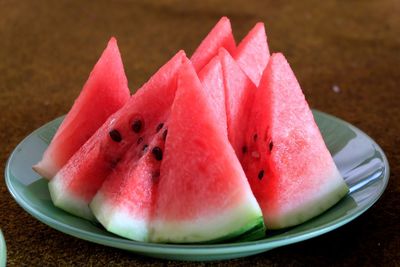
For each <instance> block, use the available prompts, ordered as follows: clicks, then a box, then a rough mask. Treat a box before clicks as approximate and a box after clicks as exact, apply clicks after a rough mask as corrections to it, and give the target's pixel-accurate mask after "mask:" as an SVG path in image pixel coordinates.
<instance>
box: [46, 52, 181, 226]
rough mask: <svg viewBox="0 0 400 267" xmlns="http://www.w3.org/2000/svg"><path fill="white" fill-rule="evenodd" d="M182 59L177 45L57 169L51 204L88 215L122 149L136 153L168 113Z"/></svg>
mask: <svg viewBox="0 0 400 267" xmlns="http://www.w3.org/2000/svg"><path fill="white" fill-rule="evenodd" d="M184 59H186V56H185V53H184V52H183V51H180V52H179V53H177V54H176V55H175V56H174V57H173V58H172V59H171V60H170V61H169V62H167V63H166V64H165V65H164V66H163V67H161V69H160V70H158V71H157V72H156V73H155V74H154V75H153V77H151V78H150V80H149V81H148V82H147V83H146V84H144V85H143V86H142V88H140V89H139V90H138V91H137V92H136V93H135V94H134V95H133V96H132V97H131V98H130V100H129V101H128V102H127V103H126V104H125V105H124V106H123V107H122V108H121V109H120V110H119V111H118V112H116V113H115V114H113V115H112V116H111V117H110V118H109V119H108V120H107V121H106V122H105V123H104V124H103V125H102V126H101V128H100V129H99V130H98V131H97V132H96V133H95V134H94V135H93V136H92V137H91V138H90V139H89V140H88V141H87V142H86V143H85V144H84V145H83V146H82V147H81V148H80V149H79V150H78V151H77V152H76V153H75V154H74V155H73V156H72V158H71V159H70V160H69V161H68V162H67V164H66V165H65V166H64V167H63V168H62V169H61V170H60V171H59V172H58V173H57V175H56V176H55V177H54V178H53V179H52V180H51V182H50V183H49V190H50V194H51V198H52V200H53V203H54V204H55V205H56V206H57V207H60V208H62V209H64V210H66V211H69V212H70V213H72V214H75V215H77V216H80V217H83V218H88V219H92V218H93V215H92V212H91V211H90V209H89V206H88V205H89V203H90V201H91V200H92V198H93V197H94V195H95V194H96V192H97V190H98V189H99V188H100V187H101V185H102V183H103V181H104V179H105V178H106V177H107V176H108V175H109V174H110V173H111V172H112V171H113V170H114V169H115V167H116V166H117V165H118V162H119V161H120V160H121V159H122V157H123V155H124V154H125V153H126V151H127V150H128V149H129V150H132V149H133V150H135V151H136V152H137V155H140V154H141V153H142V150H143V149H145V147H144V146H145V145H146V144H148V142H150V141H151V140H152V138H153V137H154V135H155V134H156V132H157V129H158V128H159V126H160V125H161V124H162V123H163V122H165V120H166V118H167V117H168V112H169V110H170V108H171V105H172V102H173V99H174V97H175V91H176V82H177V73H178V70H179V68H180V66H181V65H182V61H183V60H184ZM186 60H187V59H186Z"/></svg>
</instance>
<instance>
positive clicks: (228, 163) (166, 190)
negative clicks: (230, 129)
mask: <svg viewBox="0 0 400 267" xmlns="http://www.w3.org/2000/svg"><path fill="white" fill-rule="evenodd" d="M211 109H212V107H211V105H210V96H209V95H208V94H206V92H205V91H204V89H203V88H202V86H201V84H200V81H199V80H198V77H197V75H196V73H195V70H194V68H193V67H192V66H191V65H190V64H185V65H184V67H183V68H182V69H181V72H180V76H179V80H178V89H177V93H176V97H175V100H174V104H173V107H172V111H171V117H170V124H169V128H168V136H167V139H166V144H165V157H164V159H163V161H162V163H161V172H160V180H159V184H158V191H157V192H158V194H157V197H156V208H155V215H154V220H153V221H152V232H151V235H150V238H151V241H153V242H173V243H175V242H179V243H189V242H204V241H209V242H211V241H213V240H222V239H225V238H230V237H234V236H237V235H240V234H243V233H245V232H248V231H251V230H254V229H258V228H263V227H264V225H263V219H262V214H261V210H260V207H259V206H258V204H257V201H256V199H255V198H254V196H253V194H252V192H251V189H250V186H249V184H248V182H247V179H246V176H245V174H244V172H243V169H242V167H241V166H240V163H239V161H238V159H237V158H236V156H235V153H234V151H233V149H232V147H231V146H230V144H229V141H228V139H227V137H226V135H224V133H223V132H222V131H221V129H220V127H219V126H218V122H217V118H215V117H214V116H213V112H212V111H211Z"/></svg>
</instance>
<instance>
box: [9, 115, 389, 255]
mask: <svg viewBox="0 0 400 267" xmlns="http://www.w3.org/2000/svg"><path fill="white" fill-rule="evenodd" d="M312 111H313V113H318V114H319V115H321V116H323V117H327V118H329V119H331V120H334V121H336V122H338V123H340V124H344V125H346V126H347V127H349V128H351V129H352V130H353V131H356V132H357V133H360V134H361V135H363V136H364V137H366V138H367V139H368V141H370V142H371V143H372V144H373V145H374V146H375V149H376V151H378V152H379V153H380V156H381V157H382V161H383V164H384V170H383V173H382V175H383V178H382V180H383V182H384V185H383V187H382V190H381V191H380V192H379V194H377V195H375V197H374V198H373V199H372V200H370V201H369V202H368V204H367V205H366V206H365V207H364V208H362V209H360V210H359V211H358V212H355V213H353V214H350V215H344V216H342V217H339V218H337V219H335V220H333V221H330V222H329V223H327V224H324V225H322V226H319V227H316V228H313V229H311V230H304V231H300V232H298V233H292V234H289V235H287V236H285V237H267V238H263V239H260V240H256V241H247V242H238V243H225V244H160V243H146V242H139V241H134V240H129V239H125V238H123V237H118V236H115V237H114V236H104V235H101V234H97V233H92V232H88V231H85V230H81V229H79V228H76V227H72V226H71V225H69V224H66V223H63V222H61V221H59V220H55V219H53V218H51V217H49V216H47V215H46V214H44V213H42V212H39V211H37V210H36V209H35V208H33V207H32V206H31V205H29V203H28V202H27V201H26V200H25V199H24V197H23V195H21V194H19V193H18V190H16V189H15V188H14V186H13V184H12V182H11V177H12V176H13V174H12V173H11V166H10V165H11V162H12V160H13V158H14V157H15V154H16V151H17V150H18V149H19V148H20V146H22V144H23V143H24V142H25V141H26V140H27V139H29V138H31V137H32V136H33V135H35V134H37V132H38V131H40V130H41V129H42V128H43V127H45V126H46V125H47V124H50V123H52V122H54V121H55V120H58V119H60V118H62V117H63V116H60V117H57V118H55V119H53V120H51V121H49V122H47V123H45V124H44V125H42V126H40V127H39V128H37V129H35V130H34V131H32V132H31V133H30V134H29V135H27V136H26V137H25V138H24V139H23V140H21V141H20V142H19V143H18V145H17V146H16V147H15V148H14V149H13V150H12V152H11V154H10V156H9V157H8V160H7V163H6V166H5V170H4V174H5V182H6V186H7V189H8V191H9V193H10V194H11V195H12V197H13V198H14V200H15V201H16V202H17V203H18V205H19V206H21V207H22V208H23V209H24V210H25V211H26V212H27V213H28V214H30V215H31V216H33V217H34V218H35V219H37V220H39V221H40V222H42V223H44V224H46V225H48V226H50V227H51V228H54V229H56V230H58V231H60V232H62V233H65V234H68V235H70V236H73V237H76V238H79V239H83V240H86V241H90V242H94V243H97V244H100V245H107V246H110V247H115V248H120V249H124V250H128V251H132V252H138V253H147V254H152V253H156V254H160V255H193V256H202V255H210V256H211V255H222V254H234V253H245V252H254V251H260V252H261V251H267V250H270V249H274V248H278V247H281V246H285V245H289V244H294V243H298V242H300V241H304V240H307V239H311V238H314V237H317V236H320V235H322V234H325V233H328V232H330V231H333V230H335V229H337V228H339V227H341V226H343V225H345V224H347V223H349V222H350V221H352V220H354V219H355V218H357V217H358V216H360V215H361V214H363V213H364V212H366V211H367V210H368V209H369V208H370V207H371V206H372V205H374V204H375V203H376V202H377V201H378V200H379V199H380V197H381V196H382V194H383V193H384V192H385V190H386V188H387V185H388V182H389V177H390V166H389V162H388V159H387V157H386V155H385V153H384V151H383V149H382V148H381V147H380V146H379V144H377V143H376V142H375V140H374V139H372V138H371V137H370V136H369V135H368V134H367V133H365V132H364V131H362V130H360V129H359V128H357V127H356V126H354V125H352V124H351V123H349V122H347V121H344V120H342V119H340V118H338V117H335V116H333V115H330V114H328V113H325V112H322V111H319V110H316V109H312ZM314 116H315V115H314Z"/></svg>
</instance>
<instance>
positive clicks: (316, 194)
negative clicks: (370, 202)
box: [243, 54, 348, 229]
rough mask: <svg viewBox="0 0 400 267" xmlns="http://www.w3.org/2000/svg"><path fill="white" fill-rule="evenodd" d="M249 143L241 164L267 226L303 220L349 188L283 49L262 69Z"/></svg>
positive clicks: (250, 126) (337, 199) (274, 227)
mask: <svg viewBox="0 0 400 267" xmlns="http://www.w3.org/2000/svg"><path fill="white" fill-rule="evenodd" d="M246 142H247V147H248V153H247V154H246V156H245V158H244V159H243V166H244V168H245V171H246V174H247V177H248V179H249V182H250V184H251V187H252V190H253V192H254V195H255V196H256V198H257V200H258V202H259V204H260V206H261V208H262V211H263V215H264V220H265V224H266V226H267V228H270V229H278V228H283V227H288V226H293V225H296V224H299V223H302V222H304V221H306V220H308V219H310V218H312V217H314V216H316V215H318V214H320V213H322V212H323V211H325V210H326V209H328V208H329V207H331V206H332V205H334V204H335V203H336V202H338V201H339V200H340V199H341V198H342V197H343V196H344V195H345V194H346V193H347V191H348V188H347V186H346V183H345V182H344V180H343V178H342V176H341V175H340V173H339V171H338V169H337V168H336V166H335V163H334V161H333V159H332V157H331V155H330V153H329V151H328V149H327V148H326V145H325V143H324V140H323V139H322V136H321V133H320V131H319V129H318V126H317V125H316V123H315V121H314V118H313V115H312V112H311V110H310V108H309V106H308V104H307V102H306V100H305V98H304V95H303V93H302V91H301V88H300V85H299V83H298V82H297V80H296V77H295V75H294V73H293V71H292V70H291V68H290V66H289V64H288V63H287V61H286V59H285V57H284V56H283V55H282V54H273V55H272V56H271V58H270V60H269V63H268V66H267V68H266V70H265V72H264V74H263V77H262V79H261V82H260V86H259V88H258V90H257V93H256V97H255V100H254V106H253V109H252V113H251V121H250V122H249V127H248V133H247V138H246Z"/></svg>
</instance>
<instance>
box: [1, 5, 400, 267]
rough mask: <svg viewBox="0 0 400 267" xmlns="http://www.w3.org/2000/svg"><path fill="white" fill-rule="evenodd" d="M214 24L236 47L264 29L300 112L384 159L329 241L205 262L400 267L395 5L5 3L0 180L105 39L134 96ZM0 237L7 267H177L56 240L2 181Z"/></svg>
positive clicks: (75, 88)
mask: <svg viewBox="0 0 400 267" xmlns="http://www.w3.org/2000/svg"><path fill="white" fill-rule="evenodd" d="M223 15H226V16H229V18H230V19H231V22H232V25H233V28H234V33H235V36H236V39H237V40H240V39H241V38H242V37H243V36H244V34H245V33H246V32H247V31H248V30H249V29H250V27H252V26H253V25H254V23H256V22H258V21H262V22H264V23H265V25H266V29H267V34H268V39H269V45H270V48H271V50H272V51H282V52H283V53H285V55H286V56H287V58H288V60H289V62H290V63H291V65H292V67H293V69H294V71H295V73H296V75H297V77H298V79H299V81H300V83H301V85H302V88H303V90H304V92H305V94H306V97H307V99H308V100H309V103H310V105H311V106H312V107H313V108H316V109H319V110H322V111H324V112H327V113H330V114H333V115H335V116H337V117H340V118H342V119H344V120H346V121H348V122H350V123H352V124H354V125H356V126H357V127H359V128H360V129H362V130H363V131H365V132H366V133H367V134H369V135H370V136H371V137H372V138H373V139H374V140H376V142H377V143H378V144H379V145H381V146H382V148H383V150H384V151H385V153H386V155H387V156H388V159H389V163H390V165H391V178H390V181H389V185H388V187H387V189H386V191H385V193H384V194H383V196H382V197H381V199H380V200H379V201H378V202H377V203H376V204H375V205H374V206H373V207H372V208H371V209H369V210H368V211H367V212H366V213H364V214H363V215H362V216H360V217H359V218H357V219H356V220H354V221H352V222H350V223H349V224H347V225H345V226H343V227H341V228H339V229H337V230H335V231H333V232H330V233H328V234H325V235H322V236H320V237H317V238H314V239H311V240H308V241H305V242H301V243H297V244H294V245H290V246H286V247H282V248H278V249H275V250H272V251H269V252H266V253H262V254H259V255H256V256H251V257H248V258H243V259H236V260H231V261H222V262H218V263H211V265H220V266H225V265H241V266H253V265H305V266H314V265H316V264H324V265H354V266H365V265H371V266H381V265H386V266H395V265H400V218H399V207H400V197H399V193H400V182H399V179H400V176H399V173H400V165H399V161H400V152H399V151H400V137H399V136H400V135H399V132H400V2H399V1H396V0H393V1H284V2H283V1H280V2H279V3H277V1H220V2H218V1H201V2H200V1H199V2H197V3H194V2H189V1H167V0H165V1H151V2H150V1H142V2H136V1H114V2H112V3H111V2H109V1H96V2H95V1H86V2H84V3H81V1H8V0H3V1H1V2H0V112H1V113H0V114H1V115H0V140H1V146H0V147H1V150H0V157H1V158H0V161H1V163H2V164H1V172H2V173H3V172H4V165H5V162H6V160H7V158H8V156H9V154H10V153H11V151H12V150H13V149H14V147H15V146H16V145H17V144H18V143H19V142H20V141H21V140H22V139H23V138H24V137H25V136H26V135H28V134H29V133H30V132H32V131H33V130H34V129H36V128H38V127H39V126H41V125H43V124H44V123H46V122H48V121H50V120H52V119H54V118H56V117H58V116H60V115H62V114H64V113H66V112H67V111H68V109H69V107H70V106H71V104H72V101H73V100H74V98H75V97H76V96H77V94H78V93H79V91H80V89H81V86H82V85H83V83H84V81H85V80H86V78H87V76H88V73H89V71H90V70H91V68H92V66H93V65H94V63H95V62H96V60H97V58H98V56H99V54H100V53H101V51H102V49H103V48H104V47H105V45H106V42H107V40H108V39H109V37H110V36H112V35H114V36H116V37H117V39H118V41H119V46H120V49H121V53H122V56H123V60H124V63H125V68H126V73H127V76H128V78H129V86H130V88H131V90H132V91H133V90H135V89H136V88H137V87H138V86H139V85H141V84H142V83H143V82H144V81H146V80H147V79H148V77H149V76H150V75H151V74H152V73H153V72H154V71H155V70H156V69H157V68H158V67H159V66H161V65H162V64H163V63H164V62H165V61H166V60H167V59H169V57H171V56H172V55H173V54H174V53H175V52H176V51H177V50H179V49H185V50H186V52H187V53H188V54H191V53H192V52H193V49H194V48H195V47H196V46H197V45H198V43H199V42H200V40H201V39H202V38H203V37H204V36H205V34H206V33H207V32H208V31H209V30H210V29H211V27H212V26H213V25H214V23H215V22H216V21H217V20H218V19H219V18H220V17H221V16H223ZM337 88H339V89H340V90H339V92H337V90H334V89H337ZM0 228H1V229H2V230H3V232H4V234H5V239H6V242H7V248H8V253H7V256H8V264H9V265H10V266H21V265H24V264H26V265H28V266H43V265H96V266H97V265H98V266H103V265H106V264H110V265H120V266H126V265H128V264H129V265H135V264H136V265H146V266H153V265H157V266H161V265H167V264H168V265H183V263H180V262H174V261H164V260H158V259H152V258H147V257H143V256H138V255H136V254H133V253H129V252H125V251H121V250H118V249H114V248H110V247H105V246H101V245H97V244H94V243H90V242H86V241H83V240H80V239H78V238H74V237H71V236H69V235H66V234H63V233H61V232H58V231H56V230H54V229H52V228H50V227H48V226H47V225H45V224H43V223H41V222H39V221H38V220H36V219H34V218H33V217H32V216H30V215H28V214H27V213H26V212H25V211H24V210H23V209H22V208H21V207H19V206H18V205H17V203H16V202H15V201H14V200H13V198H12V197H11V195H10V194H9V193H8V191H7V189H6V186H5V183H4V179H1V180H0ZM193 265H195V263H193ZM202 265H205V264H204V263H203V264H202ZM207 265H208V264H207Z"/></svg>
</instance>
